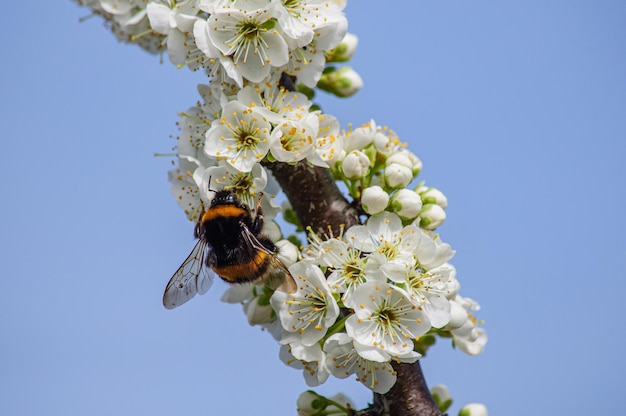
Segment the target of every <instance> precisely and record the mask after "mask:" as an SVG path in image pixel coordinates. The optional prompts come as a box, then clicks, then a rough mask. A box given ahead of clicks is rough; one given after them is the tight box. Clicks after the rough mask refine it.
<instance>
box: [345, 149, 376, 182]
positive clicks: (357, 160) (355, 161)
mask: <svg viewBox="0 0 626 416" xmlns="http://www.w3.org/2000/svg"><path fill="white" fill-rule="evenodd" d="M341 169H342V171H343V174H344V176H345V177H346V178H347V179H359V178H363V177H365V176H366V175H367V174H368V173H369V170H370V160H369V158H368V157H367V155H366V154H365V153H363V152H361V151H359V150H353V151H351V152H350V153H348V154H347V155H346V157H345V159H344V160H343V162H341Z"/></svg>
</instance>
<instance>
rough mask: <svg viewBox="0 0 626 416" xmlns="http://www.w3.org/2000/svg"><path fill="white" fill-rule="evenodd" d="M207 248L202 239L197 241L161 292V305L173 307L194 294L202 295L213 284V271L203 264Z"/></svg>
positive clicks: (168, 307)
mask: <svg viewBox="0 0 626 416" xmlns="http://www.w3.org/2000/svg"><path fill="white" fill-rule="evenodd" d="M208 249H209V247H208V246H207V244H206V243H205V242H204V241H202V240H200V241H198V243H197V244H196V246H195V247H194V248H193V250H191V254H189V256H188V257H187V258H186V259H185V261H184V262H183V264H181V265H180V267H179V268H178V270H176V272H175V273H174V275H173V276H172V278H171V279H170V281H169V283H168V284H167V287H166V288H165V293H163V306H165V307H166V308H167V309H174V308H176V307H177V306H180V305H182V304H183V303H185V302H187V301H188V300H189V299H191V298H193V297H194V296H196V294H200V295H204V294H205V293H206V292H207V291H208V290H209V288H210V287H211V285H212V284H213V272H211V269H210V268H209V267H208V266H207V265H206V264H205V258H206V256H207V252H208Z"/></svg>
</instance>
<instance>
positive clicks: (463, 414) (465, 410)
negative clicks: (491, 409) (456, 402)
mask: <svg viewBox="0 0 626 416" xmlns="http://www.w3.org/2000/svg"><path fill="white" fill-rule="evenodd" d="M459 416H489V413H488V412H487V407H486V406H485V405H484V404H482V403H470V404H466V405H465V406H463V407H462V408H461V410H459Z"/></svg>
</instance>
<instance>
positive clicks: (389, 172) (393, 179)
mask: <svg viewBox="0 0 626 416" xmlns="http://www.w3.org/2000/svg"><path fill="white" fill-rule="evenodd" d="M384 177H385V183H386V184H387V186H389V187H390V188H392V189H393V188H404V187H405V186H407V185H408V184H409V183H411V181H412V180H413V172H411V169H410V168H408V167H406V166H404V165H400V164H399V163H392V164H390V165H388V166H387V167H386V168H385V174H384Z"/></svg>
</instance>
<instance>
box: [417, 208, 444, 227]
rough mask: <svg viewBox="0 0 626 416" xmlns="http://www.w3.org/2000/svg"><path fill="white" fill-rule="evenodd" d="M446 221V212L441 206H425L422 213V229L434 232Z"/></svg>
mask: <svg viewBox="0 0 626 416" xmlns="http://www.w3.org/2000/svg"><path fill="white" fill-rule="evenodd" d="M445 220H446V212H445V211H444V210H443V208H441V207H440V206H439V205H435V204H425V205H424V206H423V207H422V212H420V227H422V228H423V229H425V230H431V231H432V230H434V229H435V228H437V227H439V226H440V225H441V224H443V222H444V221H445Z"/></svg>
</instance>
